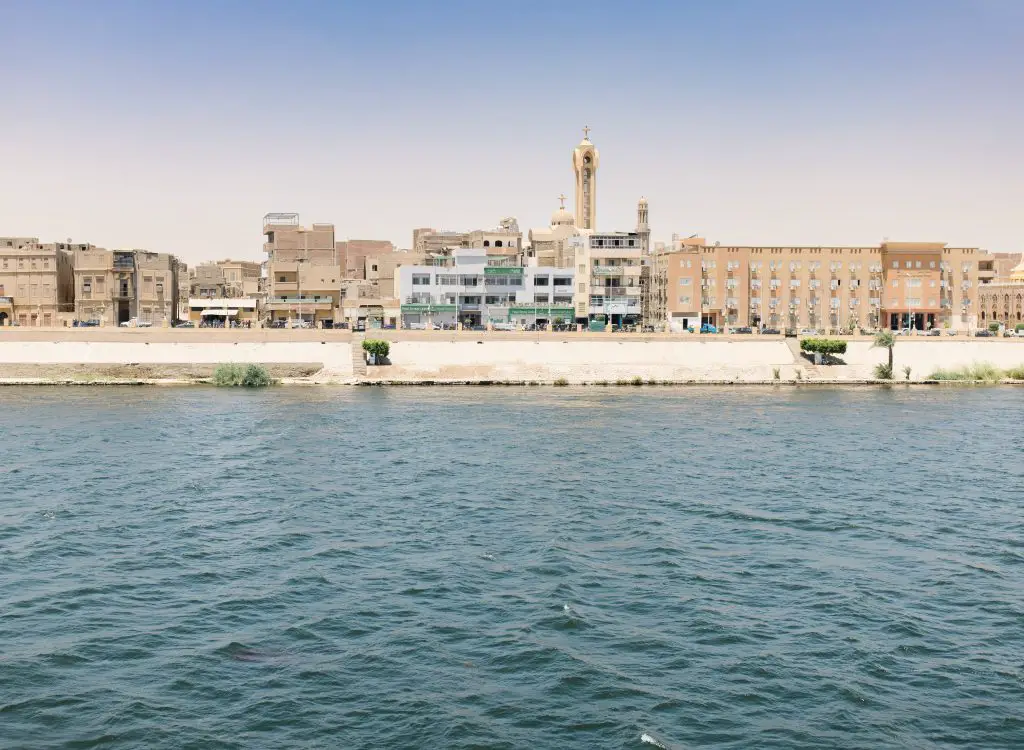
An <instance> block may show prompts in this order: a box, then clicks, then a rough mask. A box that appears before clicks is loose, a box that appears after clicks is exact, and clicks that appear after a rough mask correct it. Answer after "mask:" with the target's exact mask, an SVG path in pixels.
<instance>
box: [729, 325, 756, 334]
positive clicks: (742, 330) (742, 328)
mask: <svg viewBox="0 0 1024 750" xmlns="http://www.w3.org/2000/svg"><path fill="white" fill-rule="evenodd" d="M732 332H733V333H753V332H754V331H753V329H751V328H748V327H747V326H740V327H739V328H733V329H732Z"/></svg>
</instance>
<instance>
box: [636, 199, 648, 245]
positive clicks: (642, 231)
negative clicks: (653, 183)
mask: <svg viewBox="0 0 1024 750" xmlns="http://www.w3.org/2000/svg"><path fill="white" fill-rule="evenodd" d="M636 233H637V234H639V235H640V249H641V252H643V254H644V255H647V254H648V253H649V252H651V227H650V225H649V224H648V223H647V199H646V198H644V197H643V196H640V201H639V202H638V203H637V204H636Z"/></svg>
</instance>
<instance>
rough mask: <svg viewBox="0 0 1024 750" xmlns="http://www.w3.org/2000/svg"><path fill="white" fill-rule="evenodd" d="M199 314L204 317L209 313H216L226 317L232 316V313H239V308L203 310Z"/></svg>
mask: <svg viewBox="0 0 1024 750" xmlns="http://www.w3.org/2000/svg"><path fill="white" fill-rule="evenodd" d="M199 314H200V315H201V316H202V317H204V318H205V317H206V316H207V315H216V316H218V317H221V318H224V317H230V316H232V315H238V310H203V311H202V312H201V313H199Z"/></svg>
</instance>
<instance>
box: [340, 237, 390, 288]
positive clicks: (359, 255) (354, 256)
mask: <svg viewBox="0 0 1024 750" xmlns="http://www.w3.org/2000/svg"><path fill="white" fill-rule="evenodd" d="M335 246H336V247H337V250H338V262H339V263H340V264H341V270H342V277H343V278H346V279H362V278H365V277H364V276H363V275H362V274H363V269H364V267H365V265H366V259H367V258H376V257H378V256H381V255H388V254H390V253H393V252H395V250H396V249H397V248H395V246H394V244H392V243H391V242H389V241H388V240H344V241H340V242H336V243H335Z"/></svg>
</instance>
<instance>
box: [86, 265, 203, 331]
mask: <svg viewBox="0 0 1024 750" xmlns="http://www.w3.org/2000/svg"><path fill="white" fill-rule="evenodd" d="M72 264H73V274H74V311H75V319H77V320H79V321H82V322H94V321H95V322H97V323H98V324H99V325H104V326H116V325H120V324H121V323H131V322H132V321H138V322H141V323H146V324H149V325H154V326H161V325H173V324H174V323H175V322H176V321H177V320H178V315H179V297H180V290H179V284H180V283H181V280H180V277H181V276H182V274H184V273H185V272H186V271H185V265H184V264H183V263H181V262H180V261H179V260H178V259H177V258H176V257H175V256H173V255H171V254H169V253H154V252H149V251H147V250H105V249H103V248H98V247H93V246H80V247H78V248H76V249H75V251H74V256H73V260H72Z"/></svg>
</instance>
